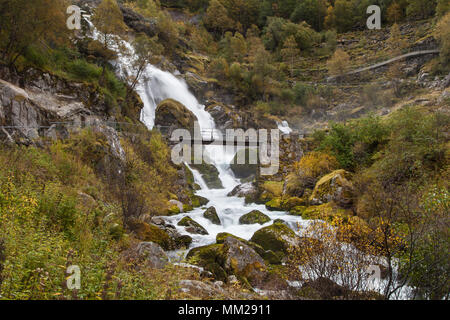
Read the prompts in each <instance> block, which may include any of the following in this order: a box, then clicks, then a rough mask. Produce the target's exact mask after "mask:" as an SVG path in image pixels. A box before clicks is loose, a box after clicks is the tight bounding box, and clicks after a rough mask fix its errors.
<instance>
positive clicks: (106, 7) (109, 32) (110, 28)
mask: <svg viewBox="0 0 450 320" xmlns="http://www.w3.org/2000/svg"><path fill="white" fill-rule="evenodd" d="M92 22H93V23H94V25H95V27H96V28H97V30H98V31H99V32H100V33H101V36H102V37H101V41H102V43H103V46H104V47H105V49H107V48H110V46H111V45H112V44H113V43H117V41H116V39H115V37H116V36H117V35H123V34H124V33H125V31H126V30H127V26H126V25H125V23H124V22H123V15H122V11H120V8H119V5H118V4H117V1H116V0H102V2H101V3H100V5H99V6H98V7H97V8H96V9H95V12H94V15H93V17H92Z"/></svg>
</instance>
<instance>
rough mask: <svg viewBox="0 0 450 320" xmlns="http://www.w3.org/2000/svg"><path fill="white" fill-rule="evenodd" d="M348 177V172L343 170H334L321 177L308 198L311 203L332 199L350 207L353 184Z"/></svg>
mask: <svg viewBox="0 0 450 320" xmlns="http://www.w3.org/2000/svg"><path fill="white" fill-rule="evenodd" d="M349 179H350V173H349V172H347V171H345V170H336V171H333V172H331V173H330V174H327V175H326V176H324V177H322V178H321V179H320V180H319V181H318V182H317V184H316V186H315V188H314V191H313V193H312V195H311V197H310V199H309V200H310V202H311V204H323V203H328V202H330V201H334V202H336V203H337V204H338V205H340V206H342V207H350V206H351V205H352V203H353V185H352V183H351V182H350V181H349Z"/></svg>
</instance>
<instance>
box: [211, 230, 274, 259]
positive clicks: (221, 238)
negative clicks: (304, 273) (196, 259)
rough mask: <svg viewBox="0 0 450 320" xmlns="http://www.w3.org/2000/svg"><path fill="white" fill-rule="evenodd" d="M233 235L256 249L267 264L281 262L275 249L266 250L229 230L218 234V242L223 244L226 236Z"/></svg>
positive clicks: (232, 236)
mask: <svg viewBox="0 0 450 320" xmlns="http://www.w3.org/2000/svg"><path fill="white" fill-rule="evenodd" d="M228 237H231V238H234V239H236V240H239V241H241V242H243V243H245V244H246V245H248V246H249V247H251V248H252V249H253V250H255V251H256V252H257V253H258V254H259V255H260V256H261V257H262V258H263V259H264V261H265V262H266V263H267V264H274V265H277V264H281V259H280V257H279V256H278V255H276V254H275V253H274V252H273V251H271V250H265V249H264V248H263V247H261V246H260V245H259V244H256V243H254V242H251V241H248V240H245V239H242V238H240V237H237V236H235V235H232V234H231V233H227V232H222V233H219V234H218V235H217V236H216V242H217V244H221V243H224V242H225V240H226V238H228Z"/></svg>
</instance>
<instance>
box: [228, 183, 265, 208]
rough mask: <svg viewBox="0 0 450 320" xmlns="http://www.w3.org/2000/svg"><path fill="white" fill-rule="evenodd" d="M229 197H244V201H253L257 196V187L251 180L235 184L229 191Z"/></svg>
mask: <svg viewBox="0 0 450 320" xmlns="http://www.w3.org/2000/svg"><path fill="white" fill-rule="evenodd" d="M228 196H229V197H239V198H245V202H246V203H251V202H255V201H256V199H257V197H258V189H257V188H256V185H255V184H254V183H253V182H247V183H243V184H240V185H238V186H236V187H235V188H234V189H233V190H232V191H231V192H230V193H228Z"/></svg>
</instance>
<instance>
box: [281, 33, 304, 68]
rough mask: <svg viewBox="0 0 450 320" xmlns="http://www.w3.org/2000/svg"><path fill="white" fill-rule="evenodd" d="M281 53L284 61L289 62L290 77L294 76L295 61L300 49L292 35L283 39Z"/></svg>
mask: <svg viewBox="0 0 450 320" xmlns="http://www.w3.org/2000/svg"><path fill="white" fill-rule="evenodd" d="M281 55H282V56H283V59H284V61H285V62H286V63H288V64H289V66H290V70H291V77H293V76H294V66H295V63H296V61H297V60H298V59H299V57H300V49H298V47H297V42H296V41H295V38H294V37H293V36H290V37H289V38H287V39H286V41H284V46H283V49H281Z"/></svg>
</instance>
